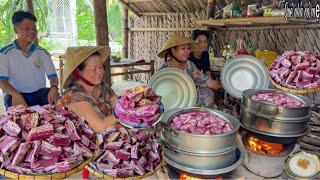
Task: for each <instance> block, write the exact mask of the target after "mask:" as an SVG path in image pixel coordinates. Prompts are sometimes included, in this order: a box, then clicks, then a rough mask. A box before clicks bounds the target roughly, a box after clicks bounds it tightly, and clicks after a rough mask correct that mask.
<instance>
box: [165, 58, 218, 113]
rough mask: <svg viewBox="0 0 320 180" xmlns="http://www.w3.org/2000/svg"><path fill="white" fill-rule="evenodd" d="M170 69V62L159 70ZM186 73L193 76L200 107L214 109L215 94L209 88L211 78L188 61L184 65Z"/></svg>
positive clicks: (197, 104)
mask: <svg viewBox="0 0 320 180" xmlns="http://www.w3.org/2000/svg"><path fill="white" fill-rule="evenodd" d="M168 67H170V66H169V64H168V62H165V63H164V64H162V66H161V67H160V68H159V70H161V69H164V68H168ZM183 70H184V72H185V73H186V74H188V75H190V76H191V78H192V79H193V82H194V84H195V85H196V87H197V103H196V106H198V107H208V108H212V107H213V105H214V93H213V91H212V90H211V89H210V88H209V87H208V86H207V84H208V81H209V78H208V77H207V76H205V75H204V73H203V72H202V71H200V70H199V69H198V68H197V66H196V65H195V64H194V63H193V62H191V61H189V60H188V61H187V63H186V64H185V65H184V69H183Z"/></svg>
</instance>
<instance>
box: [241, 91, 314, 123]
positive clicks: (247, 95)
mask: <svg viewBox="0 0 320 180" xmlns="http://www.w3.org/2000/svg"><path fill="white" fill-rule="evenodd" d="M263 92H274V93H277V92H278V93H285V94H286V95H288V96H291V97H293V98H295V99H298V100H300V101H301V102H303V103H304V105H303V106H300V107H286V106H277V105H275V104H272V103H269V102H266V101H254V100H252V99H251V97H252V96H253V95H254V94H256V93H263ZM242 95H243V100H242V105H243V107H245V108H248V109H250V110H252V111H254V112H260V113H262V114H265V115H268V116H269V117H273V118H277V119H281V118H304V117H307V116H309V115H310V106H311V104H310V100H309V99H308V98H306V97H304V96H301V95H296V94H291V93H287V92H283V91H281V90H273V89H269V90H261V89H248V90H245V91H244V92H243V94H242Z"/></svg>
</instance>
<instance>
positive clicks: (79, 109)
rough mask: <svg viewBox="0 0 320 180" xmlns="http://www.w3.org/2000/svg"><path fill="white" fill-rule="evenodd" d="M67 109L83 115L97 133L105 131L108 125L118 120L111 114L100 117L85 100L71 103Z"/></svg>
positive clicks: (80, 115)
mask: <svg viewBox="0 0 320 180" xmlns="http://www.w3.org/2000/svg"><path fill="white" fill-rule="evenodd" d="M68 109H69V110H71V111H72V112H74V113H75V114H76V115H77V116H79V117H83V118H84V119H85V120H86V121H87V123H88V124H89V126H90V127H91V128H92V129H93V131H95V132H97V133H98V132H103V131H105V130H106V129H107V128H108V127H110V126H112V125H114V124H116V123H117V122H118V121H117V119H116V118H115V117H114V116H113V115H108V116H105V117H104V118H103V119H101V118H100V116H99V114H98V113H97V112H96V111H95V110H94V108H93V107H92V105H91V104H90V103H89V102H87V101H80V102H76V103H72V104H70V105H69V106H68Z"/></svg>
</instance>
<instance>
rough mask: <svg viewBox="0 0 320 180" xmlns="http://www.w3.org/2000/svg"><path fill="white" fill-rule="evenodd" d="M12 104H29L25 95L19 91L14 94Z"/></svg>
mask: <svg viewBox="0 0 320 180" xmlns="http://www.w3.org/2000/svg"><path fill="white" fill-rule="evenodd" d="M11 102H12V106H17V105H25V106H26V105H27V103H26V101H25V100H24V98H23V96H22V95H21V93H19V92H15V93H13V94H12V99H11Z"/></svg>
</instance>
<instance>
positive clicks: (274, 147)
mask: <svg viewBox="0 0 320 180" xmlns="http://www.w3.org/2000/svg"><path fill="white" fill-rule="evenodd" d="M248 144H249V147H250V148H251V149H252V150H254V151H256V152H260V153H264V154H270V155H277V154H280V153H281V152H282V151H283V145H282V144H277V143H271V142H266V141H263V140H260V139H257V138H254V137H252V136H251V137H249V139H248Z"/></svg>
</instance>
